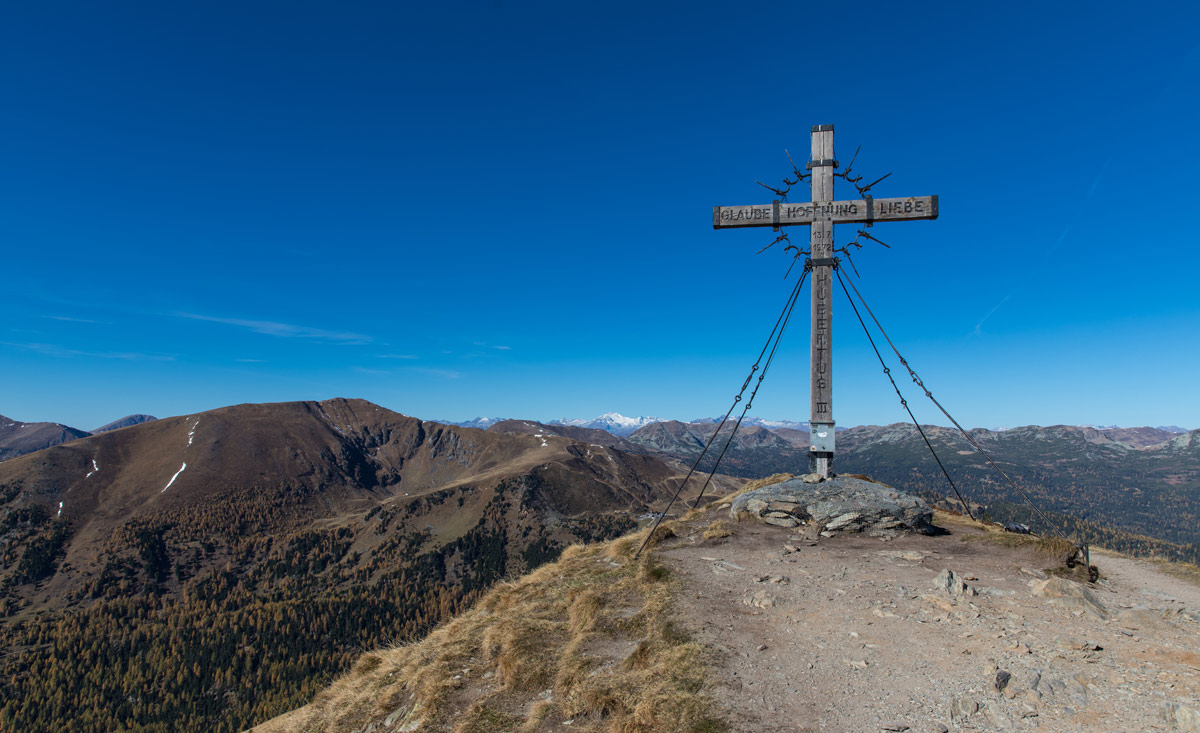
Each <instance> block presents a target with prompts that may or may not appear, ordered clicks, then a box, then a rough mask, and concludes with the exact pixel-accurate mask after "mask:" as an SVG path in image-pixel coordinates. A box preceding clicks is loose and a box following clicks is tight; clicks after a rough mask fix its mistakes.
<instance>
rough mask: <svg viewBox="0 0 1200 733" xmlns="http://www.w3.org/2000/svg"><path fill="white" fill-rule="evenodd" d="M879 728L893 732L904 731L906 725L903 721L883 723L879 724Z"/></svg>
mask: <svg viewBox="0 0 1200 733" xmlns="http://www.w3.org/2000/svg"><path fill="white" fill-rule="evenodd" d="M879 729H880V730H886V731H895V733H904V731H906V730H908V726H907V725H905V724H904V723H883V724H881V725H880V726H879Z"/></svg>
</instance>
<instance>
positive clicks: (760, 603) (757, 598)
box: [742, 590, 779, 608]
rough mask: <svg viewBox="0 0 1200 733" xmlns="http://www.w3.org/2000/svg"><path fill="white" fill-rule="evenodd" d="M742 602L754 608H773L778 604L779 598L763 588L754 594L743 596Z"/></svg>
mask: <svg viewBox="0 0 1200 733" xmlns="http://www.w3.org/2000/svg"><path fill="white" fill-rule="evenodd" d="M742 603H745V604H746V605H747V606H753V607H755V608H774V607H775V606H777V605H779V599H778V598H777V597H775V596H773V595H771V594H770V593H768V592H766V591H765V590H760V591H758V592H757V593H755V594H754V595H751V596H748V597H746V598H743V599H742Z"/></svg>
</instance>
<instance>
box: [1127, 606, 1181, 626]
mask: <svg viewBox="0 0 1200 733" xmlns="http://www.w3.org/2000/svg"><path fill="white" fill-rule="evenodd" d="M1116 621H1117V623H1118V624H1120V625H1121V626H1123V627H1125V628H1127V629H1138V630H1142V631H1150V630H1153V631H1164V630H1167V629H1170V628H1172V627H1173V624H1172V623H1171V622H1170V621H1168V620H1166V619H1165V618H1163V616H1162V614H1160V613H1158V612H1156V611H1152V610H1150V609H1149V608H1129V609H1125V610H1123V611H1121V612H1120V613H1118V614H1117V616H1116Z"/></svg>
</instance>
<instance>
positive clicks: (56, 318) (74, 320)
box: [42, 316, 107, 324]
mask: <svg viewBox="0 0 1200 733" xmlns="http://www.w3.org/2000/svg"><path fill="white" fill-rule="evenodd" d="M42 318H48V319H50V320H52V321H66V322H68V323H96V324H104V323H107V321H93V320H92V319H90V318H75V317H73V316H42Z"/></svg>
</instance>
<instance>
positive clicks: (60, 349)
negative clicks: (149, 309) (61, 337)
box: [0, 341, 175, 361]
mask: <svg viewBox="0 0 1200 733" xmlns="http://www.w3.org/2000/svg"><path fill="white" fill-rule="evenodd" d="M0 346H11V347H12V348H15V349H21V350H23V351H33V352H36V353H38V354H45V355H46V356H57V357H77V356H83V357H89V358H93V359H122V360H124V361H137V360H141V359H148V360H151V361H175V357H173V356H164V355H162V354H142V353H139V352H136V351H83V350H80V349H69V348H67V347H65V346H58V345H56V344H32V343H16V342H12V341H0Z"/></svg>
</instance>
